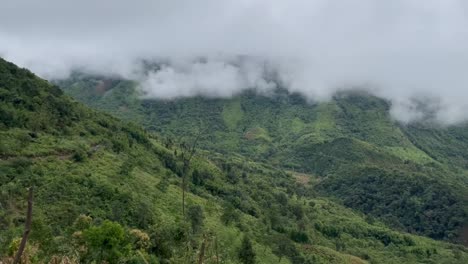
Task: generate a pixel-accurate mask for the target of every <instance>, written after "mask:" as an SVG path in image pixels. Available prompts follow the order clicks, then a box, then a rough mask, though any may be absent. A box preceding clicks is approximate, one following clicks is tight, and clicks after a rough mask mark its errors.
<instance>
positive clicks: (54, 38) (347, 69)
mask: <svg viewBox="0 0 468 264" xmlns="http://www.w3.org/2000/svg"><path fill="white" fill-rule="evenodd" d="M467 44H468V3H467V2H466V1H464V0H392V1H375V0H349V1H341V0H291V1H279V0H251V1H248V0H199V1H191V0H172V1H161V0H159V1H156V0H151V1H150V0H141V1H123V0H114V1H93V0H83V1H71V0H43V1H26V0H17V1H3V3H2V16H0V54H2V56H4V57H6V58H7V59H9V60H12V61H13V62H15V63H18V64H20V65H22V66H25V67H30V68H31V69H32V70H33V71H35V72H37V73H39V74H40V75H41V76H44V77H46V78H54V77H64V76H66V75H67V74H68V72H69V71H70V70H71V69H73V68H76V67H79V68H84V69H87V70H89V71H93V72H99V73H108V74H119V75H122V76H125V77H128V78H136V79H139V80H141V81H142V85H141V87H142V89H144V90H145V91H146V92H147V95H148V96H155V97H162V98H172V97H178V96H193V95H208V96H222V97H225V96H230V95H232V94H236V93H238V92H239V91H241V90H243V89H246V88H249V87H252V86H257V87H261V89H263V90H268V89H269V88H268V87H273V86H274V85H273V84H272V83H269V82H268V80H267V79H268V78H265V67H264V65H263V62H262V61H265V62H266V63H267V66H268V67H267V68H268V69H269V70H272V69H273V70H275V71H276V72H277V73H278V76H279V78H280V79H281V80H282V81H283V82H284V83H285V84H287V88H289V89H290V90H292V91H297V92H300V93H302V94H304V95H306V96H307V97H308V98H309V99H312V100H326V99H328V98H330V97H331V95H332V94H333V93H334V92H336V91H337V90H338V89H346V87H355V86H361V85H365V87H371V88H372V92H374V93H376V94H378V95H379V96H382V97H384V98H387V99H389V100H391V101H392V102H393V105H394V108H393V109H392V111H391V112H392V114H393V115H394V116H395V117H396V118H398V119H399V120H402V121H411V120H414V119H417V118H419V116H420V115H421V114H420V113H418V111H419V110H417V107H416V106H415V105H414V102H415V101H421V100H426V99H425V98H435V99H436V100H437V101H438V102H439V103H438V107H437V111H436V113H435V114H434V115H435V116H436V117H437V118H438V119H439V120H440V121H441V122H444V123H447V124H451V123H454V122H458V121H461V120H467V119H468V115H466V114H465V113H466V112H467V110H468V104H467V103H465V101H466V100H465V98H466V97H467V96H468V89H467V85H468V74H466V73H465V71H466V69H468V49H467V48H466V47H467V46H468V45H467ZM238 55H247V56H248V57H251V58H255V59H252V61H249V60H246V61H243V62H242V64H241V65H238V64H236V63H238V62H239V61H238V60H237V59H234V61H235V62H236V63H232V58H236V56H238ZM154 57H159V58H167V59H168V61H170V64H167V65H166V66H165V67H164V68H163V70H162V71H160V72H155V73H150V74H149V75H148V76H146V77H142V76H141V75H140V74H139V72H138V70H139V69H140V66H141V65H139V63H138V59H142V58H143V59H148V58H154ZM196 57H205V58H208V62H206V63H202V62H200V61H197V60H194V58H196ZM222 58H227V59H226V61H223V59H222ZM260 58H261V59H260ZM415 111H416V112H415Z"/></svg>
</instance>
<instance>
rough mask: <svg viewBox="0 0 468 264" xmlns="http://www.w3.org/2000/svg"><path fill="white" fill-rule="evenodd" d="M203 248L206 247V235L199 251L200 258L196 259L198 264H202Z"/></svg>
mask: <svg viewBox="0 0 468 264" xmlns="http://www.w3.org/2000/svg"><path fill="white" fill-rule="evenodd" d="M205 247H206V235H204V236H203V242H202V245H201V249H200V256H199V257H198V264H203V259H204V257H205Z"/></svg>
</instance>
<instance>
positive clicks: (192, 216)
mask: <svg viewBox="0 0 468 264" xmlns="http://www.w3.org/2000/svg"><path fill="white" fill-rule="evenodd" d="M187 218H188V219H189V220H190V224H191V226H192V231H193V233H194V234H196V233H198V231H200V229H201V228H202V227H203V220H204V218H205V217H204V215H203V209H202V207H201V206H200V205H192V206H190V207H189V208H188V210H187Z"/></svg>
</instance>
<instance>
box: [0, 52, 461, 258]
mask: <svg viewBox="0 0 468 264" xmlns="http://www.w3.org/2000/svg"><path fill="white" fill-rule="evenodd" d="M115 85H119V84H118V83H115ZM116 91H117V90H116ZM116 95H117V93H116V94H114V96H116ZM123 98H125V100H127V99H131V100H135V101H134V103H135V104H134V105H126V107H127V108H122V107H121V105H119V104H114V105H113V104H107V105H106V104H103V107H104V106H105V107H109V108H108V110H111V109H112V107H114V106H118V107H119V109H121V110H122V109H134V108H133V107H140V106H139V104H140V102H139V101H138V100H137V98H133V99H132V98H131V97H129V96H123V97H122V98H121V99H123ZM95 99H96V100H97V101H99V100H100V99H99V97H95ZM200 100H201V99H200ZM265 100H266V99H265ZM266 101H267V100H266ZM116 102H118V101H116V100H113V103H116ZM239 102H242V101H239ZM229 103H230V104H231V105H230V106H229V108H227V109H228V110H226V111H224V113H223V109H224V107H223V108H220V109H219V110H220V111H219V116H220V118H221V119H220V120H223V119H222V118H226V119H227V120H229V121H228V122H230V124H231V125H230V126H231V128H228V129H237V127H239V125H240V124H241V123H242V122H245V121H244V117H241V118H239V116H238V115H237V114H236V113H238V112H239V107H238V105H236V104H238V103H237V102H229ZM241 106H242V104H241ZM141 107H143V105H141ZM169 107H172V106H169ZM325 108H326V109H329V108H327V107H325ZM240 109H241V110H242V107H241V108H240ZM242 111H244V113H246V111H245V110H242ZM291 111H294V109H291ZM327 111H328V110H327ZM298 112H300V111H298ZM124 113H126V115H127V116H138V115H139V116H141V117H145V115H144V112H138V113H136V112H135V113H132V112H131V111H129V110H128V111H127V110H125V111H124ZM167 113H168V114H171V113H169V112H167ZM175 113H178V112H175ZM214 114H215V113H213V115H214ZM265 115H266V114H265ZM161 118H162V119H163V120H165V121H167V120H168V119H167V118H163V117H161ZM155 119H156V118H155ZM198 121H204V120H198ZM207 121H208V120H207ZM258 122H260V121H258ZM295 122H297V123H298V124H299V122H298V121H295ZM302 122H303V121H302ZM195 123H196V122H192V123H191V124H195ZM157 126H158V124H155V127H157ZM174 126H175V125H174ZM299 126H300V124H299ZM161 129H162V128H161ZM196 129H197V128H194V130H196ZM285 130H286V129H285ZM160 131H161V130H160ZM167 131H168V134H165V136H161V135H156V134H153V133H151V132H147V131H145V130H143V129H141V128H139V127H138V126H136V125H132V124H128V123H125V122H123V121H119V120H118V119H116V118H115V117H111V116H110V115H107V114H103V113H100V112H96V111H95V110H91V109H89V108H87V107H85V106H84V105H82V104H81V103H78V102H76V101H74V100H73V99H71V98H69V97H68V96H65V95H64V94H63V93H62V91H61V90H60V89H59V88H58V87H57V86H54V85H51V84H49V83H48V82H46V81H44V80H41V79H39V78H37V77H35V76H34V75H33V74H32V73H30V72H29V71H27V70H25V69H19V68H17V67H16V66H15V65H13V64H11V63H8V62H6V61H4V60H1V59H0V259H1V260H2V261H3V262H5V263H9V261H10V260H11V257H12V256H13V255H14V253H15V252H16V250H17V248H18V243H19V239H20V238H21V234H22V231H23V226H24V222H25V211H26V195H27V188H29V187H33V189H34V194H35V196H34V208H33V224H32V231H31V235H30V239H29V240H28V244H27V248H26V251H25V253H24V255H23V263H59V262H63V263H65V262H66V263H195V262H199V261H200V257H201V256H202V258H203V260H202V262H204V263H252V261H253V260H254V261H255V263H353V264H355V263H464V262H467V261H468V249H466V248H465V247H463V246H461V245H456V244H450V243H447V242H442V241H436V240H432V239H429V238H426V237H421V236H416V235H411V234H408V233H404V232H399V231H394V230H392V229H390V228H389V227H388V226H387V225H386V224H385V223H383V222H382V221H380V220H379V219H375V218H373V217H371V216H366V215H364V214H363V213H361V212H358V211H354V210H352V209H349V208H347V207H345V206H343V205H341V204H340V203H337V202H334V201H333V200H331V199H329V198H327V197H324V196H323V195H322V194H321V190H322V189H327V188H334V187H329V185H331V186H333V182H332V181H325V180H324V178H323V176H322V175H318V174H310V173H299V172H297V170H296V171H294V170H293V169H295V168H296V167H294V166H291V167H290V168H289V170H285V169H284V168H279V167H278V166H277V164H275V163H273V165H271V164H269V163H264V162H262V160H264V161H269V160H270V159H271V160H273V158H278V157H280V156H274V155H271V157H270V156H262V155H263V153H262V152H261V151H260V149H259V152H255V155H252V156H250V155H248V156H243V155H239V154H235V152H231V151H230V150H229V149H226V150H225V151H224V153H220V152H221V149H220V151H219V152H215V151H213V149H216V148H217V147H219V146H217V145H216V144H211V145H210V144H208V140H207V138H206V137H208V136H213V137H217V135H216V133H208V131H206V130H201V129H200V130H199V131H203V133H204V134H203V137H202V140H201V141H200V142H199V144H198V145H197V146H199V147H197V148H196V150H197V151H196V152H195V156H194V158H193V159H192V160H191V161H190V162H189V163H188V164H189V165H188V166H184V161H185V163H186V161H187V156H188V155H189V154H188V153H189V152H190V149H191V146H192V145H193V143H194V142H195V140H194V135H196V133H194V134H191V133H192V132H193V131H186V132H185V133H183V134H180V135H178V134H176V133H178V132H177V131H174V130H172V129H169V126H168V130H167ZM271 131H272V130H271V128H269V127H258V128H257V129H254V130H252V137H253V138H255V139H253V141H247V142H248V143H252V144H251V145H248V144H245V150H243V151H247V150H255V149H256V147H257V143H255V144H254V143H253V142H258V144H265V145H267V144H266V143H265V142H268V141H270V142H274V141H275V140H276V138H277V137H278V135H276V134H274V133H272V132H271ZM212 132H214V131H212ZM169 133H174V134H172V135H174V136H172V137H167V136H166V135H169ZM226 133H232V135H233V136H232V138H235V136H234V135H236V133H238V132H236V131H227V132H226ZM176 136H177V137H176ZM219 137H221V135H219ZM243 140H244V139H241V140H240V141H243ZM328 140H329V139H328ZM264 141H265V142H264ZM353 144H358V145H359V146H361V144H364V146H367V145H366V144H367V143H362V142H360V141H356V142H355V143H352V144H351V146H354V145H353ZM267 147H269V145H267ZM228 150H229V151H228ZM369 151H372V148H371V147H369ZM239 153H242V150H239ZM278 153H279V152H278ZM280 154H281V153H279V154H276V155H280ZM256 155H258V156H256ZM385 155H386V154H385ZM376 160H377V161H378V160H379V158H378V157H376ZM298 162H300V161H298ZM402 166H403V165H402ZM310 171H312V170H310ZM330 171H331V170H330ZM350 173H351V172H350ZM353 175H354V174H353ZM184 177H185V179H187V182H188V183H187V184H186V186H187V188H186V189H187V195H186V196H187V197H186V202H185V205H186V206H185V207H186V211H185V214H183V213H182V190H183V188H182V179H183V178H184ZM330 178H331V176H330ZM431 179H432V178H431ZM325 182H326V183H328V185H325V184H322V183H325ZM437 184H439V182H437ZM439 187H440V186H438V185H434V188H437V189H436V190H438V191H440V189H439ZM335 192H336V196H337V197H339V195H340V193H341V192H343V190H341V189H340V188H336V190H335ZM344 195H347V194H346V193H345V194H344ZM446 205H447V204H446ZM449 216H450V215H449ZM252 253H253V254H252ZM253 255H254V256H255V259H253V258H252V256H253Z"/></svg>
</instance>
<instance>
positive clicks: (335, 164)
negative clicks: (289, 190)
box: [58, 74, 468, 243]
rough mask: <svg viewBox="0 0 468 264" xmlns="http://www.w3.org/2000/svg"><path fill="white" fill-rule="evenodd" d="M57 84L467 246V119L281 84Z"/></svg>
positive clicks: (78, 80) (79, 78) (87, 79)
mask: <svg viewBox="0 0 468 264" xmlns="http://www.w3.org/2000/svg"><path fill="white" fill-rule="evenodd" d="M58 84H59V85H60V86H61V87H62V88H63V89H64V90H65V91H66V92H67V93H68V94H70V95H71V96H73V97H75V98H76V99H77V100H80V101H82V102H84V103H86V104H88V105H90V106H92V107H94V108H97V109H100V110H103V111H107V112H109V113H113V114H114V115H115V116H118V117H120V118H123V119H129V120H136V121H137V122H139V123H141V124H142V125H144V126H145V127H146V128H147V129H149V130H151V131H155V132H157V133H159V134H160V135H163V136H165V137H170V138H182V137H186V136H190V135H193V134H196V133H199V132H200V131H201V132H203V136H202V138H201V141H202V145H203V148H205V149H208V150H214V151H217V152H220V153H238V154H240V155H243V156H246V157H249V158H251V159H253V160H255V161H258V162H265V163H268V164H271V165H272V166H275V167H278V168H282V169H285V170H291V171H296V172H301V173H306V174H310V175H311V176H310V177H311V178H312V179H314V180H315V181H316V182H317V184H316V186H315V187H314V189H315V190H316V191H317V192H319V193H320V194H321V195H324V196H329V197H333V198H338V199H339V200H340V202H342V203H343V204H344V205H345V206H348V207H351V208H353V209H357V210H359V211H361V212H363V213H365V214H369V215H371V216H374V217H377V218H379V219H380V220H381V221H383V222H385V223H386V224H388V225H390V226H392V227H394V228H397V229H398V230H403V231H407V232H412V233H416V234H420V235H425V236H429V237H431V238H435V239H448V240H452V241H461V242H464V243H466V237H465V235H463V234H466V230H467V229H468V218H467V216H468V214H467V212H468V211H467V209H468V206H467V205H468V202H467V199H468V175H467V170H466V168H467V157H468V151H467V147H468V132H467V131H468V129H467V127H466V125H460V126H451V127H440V126H438V125H437V124H435V123H433V122H430V120H426V121H424V122H419V123H413V124H408V125H404V124H400V123H398V122H396V121H395V120H393V119H392V117H391V116H390V114H389V109H390V106H391V105H390V102H388V101H385V100H383V99H380V98H377V97H374V96H372V95H369V94H367V93H365V92H362V91H355V92H346V93H345V92H342V93H338V94H337V95H335V96H334V98H333V100H331V101H330V102H324V103H313V102H309V101H307V100H306V99H305V98H304V97H302V96H301V95H299V94H294V93H289V92H288V91H286V90H282V89H278V90H276V91H275V92H274V93H271V94H262V93H258V92H256V91H254V90H249V91H246V92H244V93H242V94H240V95H238V96H235V97H233V98H229V99H212V98H211V99H210V98H204V97H192V98H180V99H175V100H158V99H150V98H145V97H144V96H141V95H140V94H139V92H138V89H137V87H138V84H137V83H135V82H133V81H127V80H118V79H106V78H103V77H99V76H89V75H83V74H75V75H74V76H72V77H71V78H70V79H67V80H63V81H60V82H59V83H58ZM103 87H104V88H103Z"/></svg>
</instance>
